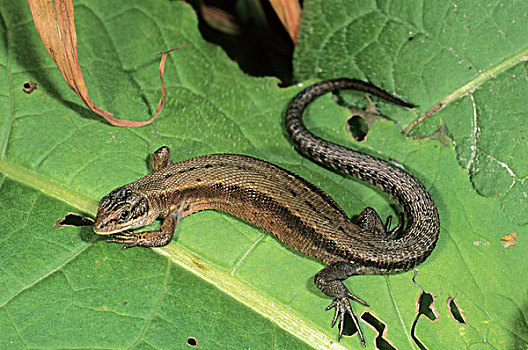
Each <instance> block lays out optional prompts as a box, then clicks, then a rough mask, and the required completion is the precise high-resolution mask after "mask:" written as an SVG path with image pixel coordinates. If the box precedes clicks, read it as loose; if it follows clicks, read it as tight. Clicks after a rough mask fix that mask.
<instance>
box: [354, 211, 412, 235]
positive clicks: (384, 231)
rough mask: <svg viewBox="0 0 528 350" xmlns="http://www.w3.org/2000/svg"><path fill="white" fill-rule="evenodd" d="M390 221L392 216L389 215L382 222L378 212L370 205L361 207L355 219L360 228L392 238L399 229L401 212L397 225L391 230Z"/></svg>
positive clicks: (401, 218) (401, 217)
mask: <svg viewBox="0 0 528 350" xmlns="http://www.w3.org/2000/svg"><path fill="white" fill-rule="evenodd" d="M391 223H392V216H390V215H389V217H387V221H386V222H385V223H383V221H381V218H380V216H379V214H378V212H377V211H376V210H374V209H372V208H370V207H367V208H365V209H363V211H361V213H360V214H359V218H358V220H357V225H358V226H359V227H361V228H362V229H364V230H366V231H368V232H372V233H373V234H376V235H381V236H383V237H385V238H392V237H393V236H394V234H395V233H396V232H398V231H399V230H400V228H401V226H402V223H403V214H400V217H399V222H398V225H396V227H394V228H393V229H392V230H391V229H390V226H391Z"/></svg>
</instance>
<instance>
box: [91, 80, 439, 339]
mask: <svg viewBox="0 0 528 350" xmlns="http://www.w3.org/2000/svg"><path fill="white" fill-rule="evenodd" d="M342 89H353V90H360V91H364V92H367V93H370V94H372V95H375V96H378V97H381V98H384V99H386V100H388V101H390V102H393V103H396V104H398V105H401V106H405V107H412V105H411V104H409V103H407V102H405V101H403V100H400V99H398V98H396V97H394V96H392V95H390V94H389V93H387V92H386V91H384V90H382V89H380V88H378V87H376V86H374V85H371V84H369V83H366V82H363V81H360V80H355V79H347V78H341V79H333V80H324V81H321V82H319V83H316V84H314V85H311V86H309V87H307V88H306V89H304V90H302V91H301V92H299V93H298V94H297V95H296V96H295V97H294V98H293V99H292V101H291V102H290V104H289V105H288V107H287V110H286V130H287V131H288V134H289V136H290V138H291V140H292V143H293V144H294V146H295V147H296V148H297V150H298V151H299V152H300V153H301V154H303V155H305V156H307V157H308V158H310V159H312V160H313V161H315V162H317V163H319V164H321V165H323V166H325V167H327V168H330V169H333V170H335V171H337V172H339V173H342V174H345V175H351V176H354V177H357V178H359V179H362V180H364V181H367V182H369V183H371V184H372V185H375V186H378V187H379V188H381V189H382V190H383V191H384V192H387V193H388V194H389V195H391V196H392V197H393V198H394V199H395V200H396V202H397V203H398V204H399V205H400V206H401V209H402V214H401V215H400V220H399V223H398V224H397V225H396V227H394V228H393V229H390V226H391V222H392V218H391V217H390V216H389V217H388V218H387V220H386V222H385V223H384V222H383V221H382V220H381V218H380V217H379V215H378V214H377V212H376V211H375V210H374V209H372V208H370V207H368V208H365V209H364V210H363V211H362V212H361V213H360V214H359V217H358V220H357V222H356V223H354V222H352V220H351V219H350V218H349V217H348V215H347V214H346V213H345V211H344V210H343V209H341V207H340V206H339V205H338V204H337V203H336V202H335V201H334V200H333V199H332V197H331V196H330V195H328V194H327V193H326V192H324V191H323V190H321V189H320V188H319V187H317V186H315V185H313V184H312V183H310V182H309V181H307V180H305V179H304V178H302V177H300V176H298V175H296V174H295V173H293V172H291V171H289V170H286V169H284V168H281V167H279V166H277V165H274V164H272V163H269V162H267V161H264V160H260V159H257V158H254V157H250V156H245V155H239V154H211V155H204V156H199V157H195V158H190V159H186V160H182V161H179V162H176V163H171V160H170V159H171V156H170V149H169V148H168V147H166V146H163V147H161V148H159V149H158V150H157V151H156V152H154V154H153V155H152V158H151V163H152V168H153V169H154V172H152V173H150V174H148V175H146V176H144V177H142V178H140V179H139V180H137V181H134V182H132V183H130V184H127V185H124V186H121V187H119V188H116V189H115V190H113V191H111V192H110V193H109V194H107V195H106V196H104V197H103V198H102V199H101V201H100V202H99V206H98V209H97V215H96V219H95V222H94V224H93V229H94V231H95V233H97V234H101V235H109V237H108V240H107V242H110V243H121V244H124V246H123V249H127V248H131V247H135V246H144V247H161V246H165V245H167V244H169V243H170V241H171V240H172V236H173V234H174V230H175V227H176V225H177V223H178V222H179V220H181V219H182V218H184V217H186V216H188V215H191V214H193V213H195V212H198V211H201V210H207V209H213V210H219V211H223V212H226V213H228V214H231V215H234V216H236V217H238V218H240V219H242V220H244V221H247V222H249V223H252V224H254V225H256V226H257V227H260V228H262V229H264V230H266V231H268V232H269V233H271V234H272V235H274V236H275V237H277V238H278V239H279V240H280V241H281V242H283V243H284V244H286V245H288V246H290V247H292V248H293V249H295V250H296V251H298V252H300V253H302V254H305V255H308V256H311V257H313V258H315V259H317V260H319V261H321V262H323V263H324V264H326V266H325V267H324V268H323V269H322V270H321V271H319V272H318V273H317V274H316V275H315V277H314V282H315V284H316V286H317V287H318V288H319V289H320V290H321V291H322V292H323V293H324V294H326V295H327V296H329V297H331V298H333V301H332V303H331V304H330V305H329V306H328V307H327V308H326V309H327V310H330V309H332V308H335V314H334V318H333V320H332V326H335V324H336V322H337V320H340V321H339V324H338V328H339V334H338V340H340V339H341V337H342V335H343V330H344V322H345V315H347V314H348V315H349V316H351V318H352V320H353V322H354V325H355V327H356V329H357V332H358V334H359V336H360V339H361V342H362V343H363V345H365V339H364V336H363V333H362V331H361V328H360V326H359V323H358V320H357V317H356V315H355V314H354V312H353V311H352V307H351V304H350V299H352V300H355V301H357V302H359V303H361V304H363V305H365V306H368V304H367V303H366V302H365V301H363V300H362V299H360V298H359V297H357V296H355V295H354V294H352V293H351V292H350V291H349V290H348V289H347V287H346V286H345V285H344V284H343V280H345V279H347V278H348V277H350V276H353V275H366V274H392V273H398V272H403V271H406V270H409V269H411V268H413V267H415V266H416V265H418V264H420V263H421V262H423V261H424V260H425V259H426V258H427V257H428V256H429V255H430V254H431V252H432V250H433V249H434V247H435V245H436V242H437V240H438V235H439V227H440V226H439V225H440V223H439V217H438V211H437V208H436V206H435V204H434V201H433V199H432V197H431V195H430V194H429V192H428V191H427V190H426V189H425V187H424V186H423V185H422V184H421V183H420V182H419V181H418V180H416V179H415V178H414V177H413V176H412V175H410V174H409V173H408V172H406V171H405V170H403V169H400V168H399V167H396V166H394V165H392V164H391V163H389V162H387V161H384V160H381V159H379V158H376V157H373V156H370V155H367V154H364V153H360V152H357V151H354V150H352V149H349V148H346V147H343V146H340V145H337V144H334V143H331V142H328V141H325V140H322V139H320V138H318V137H316V136H315V135H313V134H312V133H311V132H310V131H308V130H307V129H306V127H305V126H304V124H303V122H302V114H303V111H304V109H305V108H306V106H307V105H308V104H309V103H310V102H311V101H312V100H314V99H315V98H317V97H318V96H320V95H323V94H325V93H327V92H334V91H337V90H342ZM159 218H162V219H163V221H162V224H161V225H160V227H159V229H157V230H153V231H143V232H135V233H134V232H131V231H130V230H132V229H135V228H139V227H142V226H146V225H148V224H150V223H152V222H154V221H155V220H156V219H159ZM403 218H405V222H406V228H405V230H404V232H403V233H402V234H400V235H398V236H397V237H396V238H394V237H393V236H395V234H396V233H398V231H399V230H400V228H401V227H402V225H403Z"/></svg>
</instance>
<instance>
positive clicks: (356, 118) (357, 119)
mask: <svg viewBox="0 0 528 350" xmlns="http://www.w3.org/2000/svg"><path fill="white" fill-rule="evenodd" d="M347 125H348V130H349V132H350V134H351V135H352V137H353V138H354V139H355V140H357V141H363V140H364V139H365V136H367V133H368V125H367V123H366V122H365V119H363V118H362V117H361V116H360V115H353V116H352V117H350V118H349V119H348V121H347Z"/></svg>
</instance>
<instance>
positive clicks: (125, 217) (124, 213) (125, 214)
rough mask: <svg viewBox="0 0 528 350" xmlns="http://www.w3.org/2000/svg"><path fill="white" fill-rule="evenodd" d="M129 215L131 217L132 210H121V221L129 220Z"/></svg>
mask: <svg viewBox="0 0 528 350" xmlns="http://www.w3.org/2000/svg"><path fill="white" fill-rule="evenodd" d="M129 217H130V211H128V210H123V211H122V212H121V216H120V217H119V219H120V220H121V221H126V220H128V218H129Z"/></svg>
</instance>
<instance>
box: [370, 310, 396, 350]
mask: <svg viewBox="0 0 528 350" xmlns="http://www.w3.org/2000/svg"><path fill="white" fill-rule="evenodd" d="M361 319H362V320H363V321H364V322H366V323H367V324H368V325H369V326H370V327H371V328H373V329H374V330H375V331H376V332H378V335H377V336H376V339H374V343H375V345H376V349H380V350H396V348H395V347H394V346H393V345H392V343H391V342H390V341H388V340H387V339H385V338H386V335H387V326H386V325H385V323H383V322H382V321H381V320H380V319H379V318H377V317H376V316H375V315H374V314H372V313H370V312H369V311H365V312H364V313H363V314H362V315H361Z"/></svg>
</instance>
